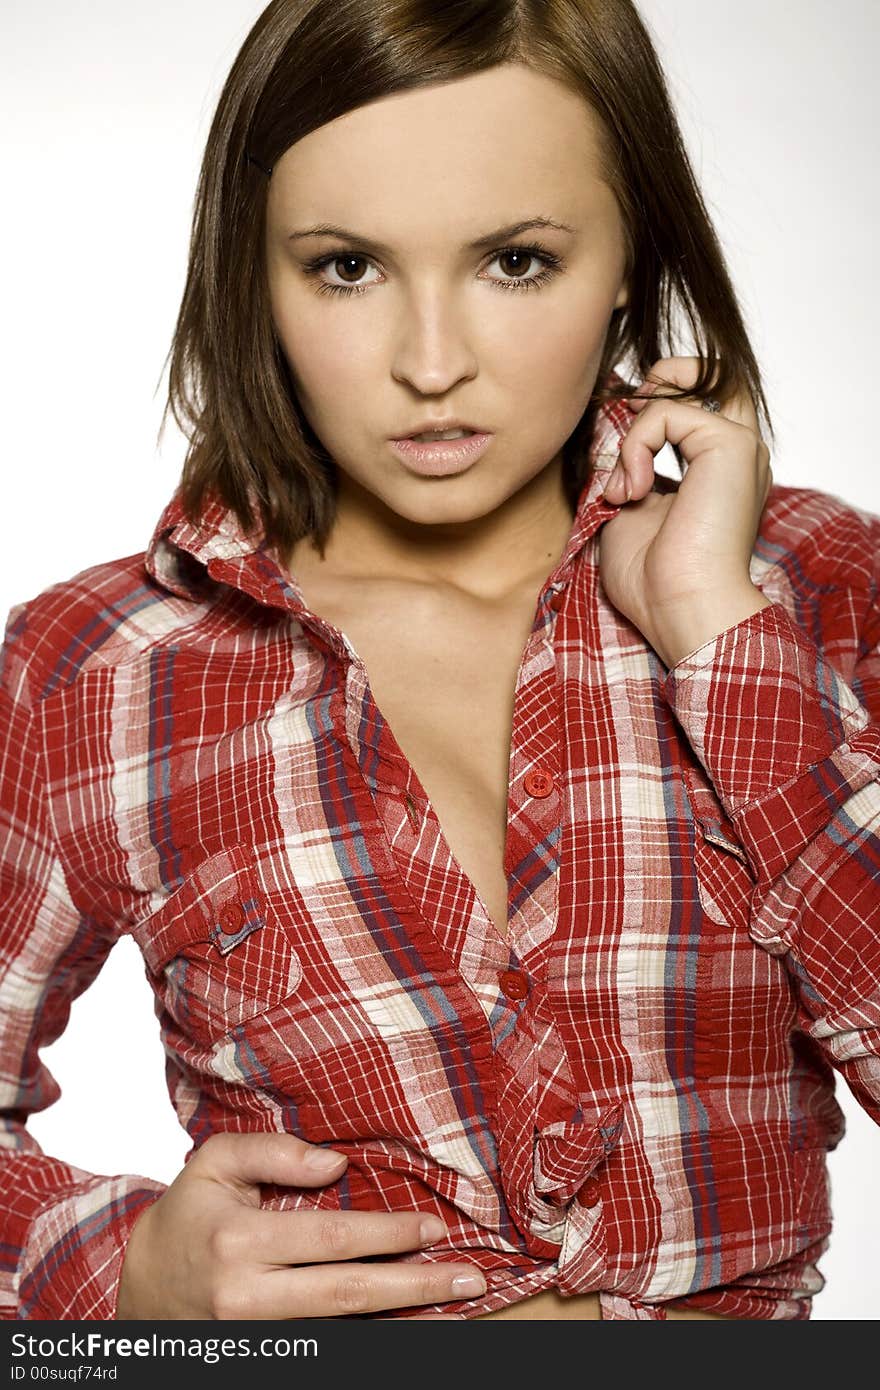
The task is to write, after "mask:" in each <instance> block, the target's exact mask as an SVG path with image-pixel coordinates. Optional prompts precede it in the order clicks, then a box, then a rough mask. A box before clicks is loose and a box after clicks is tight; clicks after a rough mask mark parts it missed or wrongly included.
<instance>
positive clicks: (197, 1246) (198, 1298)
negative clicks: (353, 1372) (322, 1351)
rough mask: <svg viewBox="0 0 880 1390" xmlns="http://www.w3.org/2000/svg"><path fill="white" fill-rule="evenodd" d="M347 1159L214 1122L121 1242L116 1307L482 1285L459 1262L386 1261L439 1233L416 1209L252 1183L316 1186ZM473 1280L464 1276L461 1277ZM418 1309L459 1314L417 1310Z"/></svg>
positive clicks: (156, 1311) (250, 1309) (293, 1313)
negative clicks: (277, 1201) (306, 1203)
mask: <svg viewBox="0 0 880 1390" xmlns="http://www.w3.org/2000/svg"><path fill="white" fill-rule="evenodd" d="M346 1162H347V1160H346V1158H345V1155H344V1154H337V1153H334V1152H333V1151H332V1150H329V1149H323V1148H320V1147H317V1146H315V1145H312V1144H307V1143H305V1142H304V1141H303V1140H301V1139H297V1138H296V1137H295V1136H293V1135H290V1134H263V1133H259V1134H256V1133H254V1134H225V1133H224V1134H215V1135H212V1136H211V1137H210V1138H209V1139H206V1140H205V1142H204V1144H202V1146H201V1148H199V1149H198V1150H197V1152H196V1153H194V1154H193V1156H192V1158H191V1159H190V1160H189V1162H188V1163H187V1165H186V1167H185V1168H184V1169H183V1170H182V1171H181V1172H180V1173H178V1175H177V1177H176V1178H175V1179H174V1181H173V1182H172V1183H171V1185H170V1186H169V1187H168V1188H167V1189H166V1191H165V1192H164V1193H163V1194H162V1196H161V1197H160V1198H158V1200H157V1201H155V1202H153V1203H152V1204H151V1205H150V1206H149V1207H147V1208H146V1209H145V1210H144V1211H143V1212H142V1213H141V1215H140V1216H139V1217H138V1220H137V1222H136V1223H135V1225H134V1227H133V1229H132V1232H131V1235H130V1236H129V1239H128V1242H127V1244H126V1250H125V1257H124V1260H123V1266H122V1278H121V1280H120V1285H119V1298H118V1305H117V1311H116V1317H117V1319H118V1320H127V1319H142V1318H147V1319H155V1320H162V1319H181V1318H197V1319H223V1320H228V1319H245V1320H246V1319H288V1318H338V1317H344V1316H346V1315H350V1314H371V1313H374V1314H379V1315H380V1316H381V1312H382V1310H383V1309H385V1308H407V1307H412V1306H415V1305H419V1304H432V1303H446V1302H448V1301H449V1300H451V1299H464V1298H475V1297H477V1296H478V1295H479V1294H481V1293H482V1292H483V1291H484V1288H485V1281H484V1280H483V1277H482V1275H481V1274H480V1272H479V1270H477V1269H476V1268H475V1267H474V1266H473V1265H469V1264H466V1263H455V1264H453V1263H451V1262H449V1261H446V1260H435V1261H430V1260H428V1261H421V1260H420V1261H418V1262H408V1261H390V1262H388V1263H378V1262H375V1261H374V1260H370V1261H369V1262H368V1263H361V1261H362V1260H363V1257H364V1256H375V1255H382V1254H399V1253H402V1252H404V1251H407V1250H420V1249H422V1248H424V1247H425V1246H428V1245H433V1244H435V1243H436V1242H437V1241H438V1240H441V1239H442V1237H443V1236H444V1235H445V1234H446V1227H445V1226H444V1225H443V1222H442V1221H441V1220H440V1219H439V1217H436V1216H429V1215H428V1214H427V1213H419V1212H415V1211H406V1212H387V1211H324V1210H322V1211H309V1210H298V1211H286V1212H285V1211H271V1210H267V1209H263V1208H261V1207H260V1187H259V1185H260V1183H279V1184H281V1185H283V1186H288V1187H323V1186H324V1185H325V1184H326V1183H329V1182H335V1181H336V1180H337V1179H338V1178H339V1177H341V1175H342V1173H343V1171H344V1169H345V1164H346ZM462 1278H465V1279H470V1280H476V1281H477V1282H476V1283H472V1284H471V1285H469V1286H467V1285H466V1286H462V1285H460V1284H459V1285H456V1280H459V1279H462ZM424 1316H425V1317H426V1318H431V1317H432V1318H440V1317H444V1316H446V1317H458V1316H460V1315H457V1314H454V1313H452V1314H445V1315H444V1314H436V1313H435V1314H430V1313H429V1314H425V1315H424Z"/></svg>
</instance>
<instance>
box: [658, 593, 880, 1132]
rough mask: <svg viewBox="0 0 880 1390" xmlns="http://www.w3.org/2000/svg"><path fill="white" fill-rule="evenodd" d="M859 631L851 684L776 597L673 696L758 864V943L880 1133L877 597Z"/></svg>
mask: <svg viewBox="0 0 880 1390" xmlns="http://www.w3.org/2000/svg"><path fill="white" fill-rule="evenodd" d="M863 597H864V596H863ZM860 632H861V642H860V645H859V654H858V659H857V660H856V662H855V666H854V671H853V674H852V680H853V685H849V684H848V683H847V682H846V681H845V680H844V679H843V677H842V676H841V674H840V672H839V671H838V670H837V669H836V668H835V666H834V665H833V664H832V662H831V661H830V660H829V659H828V658H827V657H826V656H825V655H824V654H823V652H822V651H821V650H820V649H819V647H818V646H817V644H816V643H815V642H814V641H813V640H812V638H811V637H810V636H809V635H808V634H807V633H806V632H805V631H804V630H803V629H802V628H801V627H800V626H799V625H798V624H797V623H796V622H795V621H794V620H793V619H792V618H791V616H790V615H789V613H788V611H787V609H786V608H785V607H784V606H783V605H781V604H779V603H772V604H770V606H769V607H765V608H762V609H761V610H759V612H757V613H755V614H752V615H751V616H750V617H748V618H746V619H745V620H744V621H743V622H741V623H738V624H736V625H735V626H734V627H731V628H728V629H727V630H726V631H725V632H722V633H719V634H718V636H717V637H715V638H714V639H713V640H712V641H710V642H707V643H706V644H705V645H704V646H702V647H699V648H698V649H697V650H696V651H694V652H691V653H690V654H689V655H688V656H686V657H685V658H684V659H683V660H681V661H680V662H678V663H677V664H676V665H675V666H674V667H672V668H671V670H670V671H669V672H668V674H667V676H666V678H665V680H664V683H663V691H664V695H665V697H666V699H667V701H668V702H669V704H670V706H671V708H672V710H673V712H674V714H675V716H676V718H677V719H678V721H679V723H680V724H681V726H682V728H683V729H684V732H685V734H686V736H687V738H688V741H689V743H690V744H691V747H692V748H693V750H694V752H695V754H696V756H697V758H698V759H699V761H700V762H701V764H702V765H703V767H704V768H705V770H706V772H707V774H708V776H709V777H710V779H711V781H712V783H713V785H714V788H715V792H716V794H717V796H718V798H719V800H720V802H721V804H722V806H723V807H724V810H725V811H726V813H727V815H728V816H729V817H730V819H731V821H732V822H733V825H734V827H735V829H736V832H737V835H738V838H739V840H740V842H741V844H742V846H743V849H744V851H745V853H746V855H747V857H748V860H749V864H750V866H751V870H752V876H753V878H754V880H755V887H754V890H753V894H752V900H751V903H750V914H749V921H750V934H751V936H752V939H753V940H754V941H755V942H756V943H757V944H758V945H759V946H762V947H763V948H764V949H765V950H767V951H769V952H770V953H771V954H772V955H778V956H784V957H785V963H786V965H787V966H788V967H789V969H790V971H791V972H792V975H793V977H794V980H795V985H796V989H797V996H798V1001H799V1007H800V1012H801V1018H802V1024H801V1026H802V1027H803V1028H804V1030H805V1031H807V1032H808V1033H809V1034H810V1035H811V1036H812V1037H813V1038H815V1039H816V1040H817V1042H819V1043H820V1044H821V1046H822V1047H823V1048H824V1050H825V1052H826V1054H827V1056H828V1058H829V1060H830V1061H831V1062H832V1064H833V1065H834V1066H836V1067H837V1068H838V1070H839V1071H840V1072H841V1073H842V1074H843V1076H844V1077H845V1078H846V1081H847V1083H848V1084H849V1086H850V1088H851V1090H852V1091H853V1094H854V1095H855V1096H856V1098H857V1100H858V1101H859V1102H860V1104H861V1105H862V1106H863V1107H864V1109H865V1110H866V1111H867V1112H868V1113H869V1114H870V1115H871V1116H872V1118H873V1119H875V1120H876V1121H877V1122H878V1123H880V603H878V596H877V591H876V587H875V588H874V589H872V591H871V595H870V602H869V604H868V605H867V618H866V620H865V621H864V623H862V624H861V625H860ZM854 687H856V688H857V689H858V690H859V691H860V692H861V695H862V699H863V701H864V703H863V702H862V699H859V698H858V697H857V694H856V689H854Z"/></svg>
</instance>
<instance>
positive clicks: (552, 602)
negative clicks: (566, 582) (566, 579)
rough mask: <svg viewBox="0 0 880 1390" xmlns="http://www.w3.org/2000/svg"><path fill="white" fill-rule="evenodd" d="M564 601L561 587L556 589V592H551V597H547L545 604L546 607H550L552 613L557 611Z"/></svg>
mask: <svg viewBox="0 0 880 1390" xmlns="http://www.w3.org/2000/svg"><path fill="white" fill-rule="evenodd" d="M564 603H565V593H564V591H563V590H562V589H558V590H557V592H556V593H555V594H553V596H552V598H550V599H548V601H547V606H548V608H552V609H553V612H554V613H558V612H559V610H560V608H561V607H562V605H563V604H564Z"/></svg>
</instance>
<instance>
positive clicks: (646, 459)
mask: <svg viewBox="0 0 880 1390" xmlns="http://www.w3.org/2000/svg"><path fill="white" fill-rule="evenodd" d="M760 442H761V441H760V440H759V439H758V438H757V436H756V435H755V434H754V433H753V432H752V431H751V430H750V429H749V428H748V426H745V425H739V424H737V423H736V422H735V421H733V420H729V419H727V418H726V417H722V416H719V415H717V414H714V413H708V412H706V411H699V410H695V409H694V408H693V406H691V405H688V404H687V403H685V402H683V401H674V400H669V399H662V398H657V399H655V400H653V401H652V402H651V403H650V405H649V406H648V407H646V408H645V409H644V410H643V411H642V413H641V415H640V416H639V418H638V420H637V421H636V422H635V424H633V426H632V428H631V429H630V431H629V433H628V434H627V436H626V438H625V439H624V441H623V443H622V444H621V446H620V459H619V462H620V464H621V467H622V468H623V469H624V470H625V472H626V474H627V476H628V477H629V478H630V479H631V481H632V492H633V496H642V495H643V494H644V492H645V491H648V490H650V488H651V485H652V483H653V480H654V459H655V456H656V455H657V454H658V453H659V452H660V450H661V449H662V448H663V446H664V445H665V444H667V443H669V444H675V445H677V446H678V447H679V448H680V449H681V452H682V455H683V456H684V459H685V462H686V463H687V464H688V465H692V464H693V463H694V462H695V461H696V460H697V459H698V458H700V457H702V456H703V455H707V454H710V453H711V454H714V455H715V456H716V457H719V458H720V457H721V456H722V454H723V456H724V457H725V459H727V458H729V457H730V456H731V454H734V453H735V454H739V455H740V456H741V457H742V458H743V460H748V459H751V461H752V463H753V466H754V467H755V470H756V476H757V463H758V453H759V445H760ZM761 481H762V484H763V478H762V480H761Z"/></svg>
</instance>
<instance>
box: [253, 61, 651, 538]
mask: <svg viewBox="0 0 880 1390" xmlns="http://www.w3.org/2000/svg"><path fill="white" fill-rule="evenodd" d="M598 170H599V151H598V144H597V127H596V123H595V118H594V117H593V115H592V113H591V111H590V109H589V108H588V107H587V106H586V105H585V103H584V102H583V101H582V100H580V99H579V98H578V97H577V96H575V95H573V94H572V93H571V92H569V91H568V89H567V88H566V87H564V86H563V85H562V84H561V83H557V82H555V81H554V80H552V79H551V78H547V77H544V76H543V75H540V74H537V73H535V72H532V71H531V70H530V69H528V68H525V67H522V66H520V65H518V64H517V65H507V64H506V65H504V66H500V67H496V68H492V69H490V70H488V71H486V72H481V73H478V74H476V75H474V76H470V77H466V78H462V79H458V80H456V81H453V82H447V83H443V84H441V85H437V86H431V87H425V88H421V89H419V90H417V91H414V92H407V93H402V94H395V95H394V96H391V97H386V98H383V99H382V100H379V101H376V102H373V103H371V104H369V105H367V106H363V107H360V108H358V109H357V110H354V111H352V112H350V113H348V114H347V115H345V116H341V117H340V118H339V119H337V120H335V121H332V122H330V123H329V124H328V125H325V126H322V127H320V128H319V129H318V130H315V131H313V132H312V133H311V134H309V135H307V136H305V137H304V138H303V139H302V140H299V141H298V142H297V143H296V144H295V145H293V146H291V148H290V149H288V150H287V151H286V152H285V154H284V156H283V157H282V158H281V159H280V160H279V161H278V163H277V164H276V166H275V169H274V172H273V175H272V179H271V183H270V189H269V201H268V210H267V232H266V250H267V268H268V279H269V289H270V297H271V305H272V315H273V319H274V322H275V326H276V330H277V332H278V336H279V339H280V342H281V345H282V348H283V350H284V353H285V356H286V358H287V361H288V363H289V365H290V370H291V373H292V377H293V380H294V383H295V385H296V389H297V393H298V397H299V401H300V404H301V406H302V409H303V411H304V413H305V415H306V417H307V419H308V421H309V423H310V425H311V427H312V429H313V430H314V432H315V434H316V435H317V436H318V438H319V439H320V440H321V443H322V444H323V446H324V448H325V449H326V450H327V452H328V453H329V454H330V456H331V457H332V458H333V459H334V460H335V462H336V464H337V466H338V468H339V469H340V470H341V476H340V506H342V503H343V499H344V496H345V485H346V482H348V483H349V484H352V483H353V484H354V487H350V488H349V492H350V494H351V495H353V496H366V497H368V498H369V500H370V503H371V505H372V504H375V503H376V502H377V501H378V502H379V503H381V504H384V505H385V506H386V507H387V508H389V509H390V511H391V512H392V513H393V514H394V515H395V516H396V517H397V518H400V519H405V520H406V521H407V522H410V523H417V524H418V523H431V524H437V523H441V524H443V523H445V524H446V525H453V526H454V525H457V524H461V523H465V522H468V521H473V520H474V519H476V518H478V517H482V516H486V515H487V514H488V513H489V512H491V511H493V510H494V509H495V508H497V507H499V506H502V505H503V504H504V503H505V502H507V501H508V500H509V499H511V498H513V497H514V495H515V494H516V493H517V492H518V490H519V489H521V488H523V487H524V486H526V485H527V484H529V483H533V484H534V483H535V481H536V480H537V479H538V475H539V474H541V473H542V471H544V470H548V465H551V464H553V465H555V467H556V469H557V479H558V465H559V461H560V451H561V448H562V445H563V444H564V442H565V440H566V439H567V438H568V436H569V435H570V434H571V432H572V431H573V429H574V428H575V426H576V425H577V422H578V420H579V419H580V416H581V415H582V414H583V412H584V410H585V409H586V406H587V404H588V402H589V397H590V395H591V393H592V390H593V387H594V385H595V381H596V376H597V373H598V370H599V365H600V362H601V357H602V349H603V346H604V343H605V338H606V334H607V331H608V327H609V321H610V318H611V314H612V312H613V310H614V309H615V307H618V306H620V305H623V304H624V303H625V302H626V289H625V285H624V283H623V275H624V265H625V243H624V233H623V223H622V220H621V216H620V213H619V209H618V207H617V203H616V200H615V198H614V196H613V194H612V192H611V190H610V188H609V187H608V186H607V185H606V184H605V183H603V182H601V181H600V178H599V173H598ZM538 218H540V219H548V220H551V221H552V222H555V223H558V224H564V225H565V227H567V228H568V229H569V230H563V229H562V226H561V225H560V226H559V227H553V226H538V227H531V228H529V229H528V230H525V231H522V232H521V233H519V234H518V235H504V233H503V231H502V230H500V229H505V228H509V227H510V226H512V225H513V224H514V223H519V222H530V221H532V220H534V219H538ZM318 223H324V224H332V225H333V226H335V227H337V228H343V229H345V230H346V232H347V233H350V235H335V234H333V235H328V234H323V233H322V234H321V235H300V234H301V233H302V232H304V231H305V230H306V229H307V228H310V227H313V226H314V225H315V224H318ZM478 241H479V242H481V243H482V244H481V245H480V246H479V247H476V246H474V245H473V243H475V242H478ZM536 242H537V243H539V244H540V245H541V246H543V248H544V249H545V251H546V252H548V253H549V258H550V259H548V261H544V260H542V259H541V257H540V256H539V255H537V254H535V253H532V254H526V253H524V252H521V253H520V254H519V255H518V256H511V255H510V253H509V248H511V247H523V248H524V247H528V246H530V245H532V246H533V245H534V244H535V243H536ZM500 253H504V254H500ZM324 258H327V259H326V263H325V264H324V265H323V267H322V268H317V267H315V265H314V262H316V261H317V260H321V259H324ZM351 258H355V259H351ZM332 287H337V288H336V289H334V288H332ZM346 287H351V288H352V289H353V291H354V292H350V293H345V292H344V291H345V289H346ZM358 291H360V292H358ZM449 417H455V418H457V419H459V420H462V421H464V422H466V423H468V424H469V425H471V426H472V427H473V428H476V429H480V430H484V431H487V432H489V433H491V435H492V439H491V441H490V443H489V446H488V448H487V449H486V450H485V452H484V453H483V454H482V456H481V457H480V458H479V459H478V460H477V461H476V462H474V463H472V464H471V465H470V466H469V467H467V468H465V469H464V470H463V471H460V472H458V473H457V474H455V475H453V476H447V477H425V476H423V475H422V474H421V473H419V472H417V471H415V470H414V468H413V467H411V466H409V465H408V464H407V462H406V461H404V460H402V459H401V458H400V457H399V456H398V455H397V453H396V452H395V451H394V449H393V447H392V445H391V443H390V441H391V439H393V438H397V437H400V436H403V435H407V434H409V433H410V432H412V431H413V430H416V429H418V428H419V427H420V426H422V425H423V422H424V421H426V420H439V419H443V418H449ZM557 485H558V483H557ZM364 490H365V491H364ZM380 510H381V508H380Z"/></svg>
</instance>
